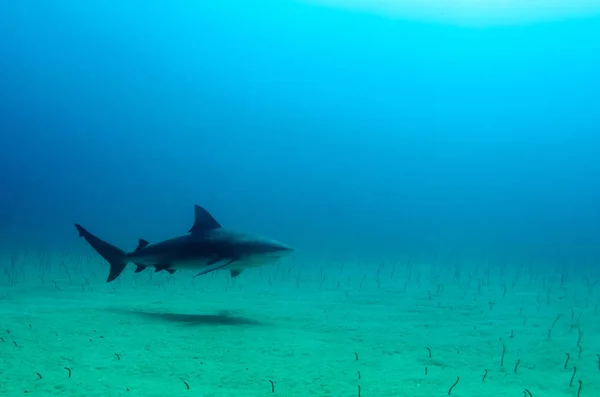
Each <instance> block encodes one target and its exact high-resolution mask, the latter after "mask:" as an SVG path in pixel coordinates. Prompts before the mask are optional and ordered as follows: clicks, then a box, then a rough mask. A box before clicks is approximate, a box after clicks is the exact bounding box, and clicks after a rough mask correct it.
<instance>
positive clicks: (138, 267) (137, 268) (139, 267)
mask: <svg viewBox="0 0 600 397" xmlns="http://www.w3.org/2000/svg"><path fill="white" fill-rule="evenodd" d="M147 267H148V266H146V265H142V264H141V263H136V264H135V270H134V271H133V272H134V273H139V272H141V271H143V270H145V269H146V268H147Z"/></svg>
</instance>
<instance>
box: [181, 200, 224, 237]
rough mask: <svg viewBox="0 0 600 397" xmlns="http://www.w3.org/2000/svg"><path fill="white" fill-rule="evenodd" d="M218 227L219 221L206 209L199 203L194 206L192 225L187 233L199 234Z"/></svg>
mask: <svg viewBox="0 0 600 397" xmlns="http://www.w3.org/2000/svg"><path fill="white" fill-rule="evenodd" d="M220 227H221V225H220V224H219V222H217V221H216V220H215V218H213V216H212V215H211V214H210V213H209V212H208V211H207V210H205V209H204V208H202V207H200V206H199V205H195V206H194V225H193V226H192V228H191V229H190V230H189V232H188V233H192V234H201V233H205V232H207V231H209V230H213V229H219V228H220Z"/></svg>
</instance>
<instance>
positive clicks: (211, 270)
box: [194, 258, 237, 277]
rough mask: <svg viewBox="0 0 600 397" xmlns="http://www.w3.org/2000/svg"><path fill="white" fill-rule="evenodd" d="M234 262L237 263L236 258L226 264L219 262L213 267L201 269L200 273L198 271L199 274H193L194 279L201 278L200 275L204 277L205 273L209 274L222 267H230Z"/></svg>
mask: <svg viewBox="0 0 600 397" xmlns="http://www.w3.org/2000/svg"><path fill="white" fill-rule="evenodd" d="M235 261H237V258H235V259H231V260H229V261H227V262H222V261H219V263H215V264H213V265H210V266H206V267H205V268H204V269H202V271H200V272H199V273H197V274H195V275H194V277H198V276H202V275H204V274H206V273H210V272H214V271H215V270H219V269H222V268H224V267H227V266H229V265H231V264H232V263H233V262H235Z"/></svg>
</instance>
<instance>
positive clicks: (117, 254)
mask: <svg viewBox="0 0 600 397" xmlns="http://www.w3.org/2000/svg"><path fill="white" fill-rule="evenodd" d="M75 227H76V228H77V231H78V232H79V237H83V238H84V239H85V241H87V242H88V243H89V244H90V245H91V246H92V248H93V249H95V250H96V252H97V253H99V254H100V255H101V256H102V257H103V258H104V259H106V260H107V261H108V263H110V272H109V274H108V278H107V279H106V282H107V283H109V282H111V281H113V280H114V279H116V278H117V277H119V275H120V274H121V272H122V271H123V269H125V265H127V259H126V255H125V251H123V250H122V249H120V248H117V247H115V246H114V245H112V244H109V243H107V242H106V241H103V240H100V239H99V238H98V237H96V236H94V235H93V234H92V233H90V232H88V231H87V230H85V229H84V228H83V227H81V225H78V224H75Z"/></svg>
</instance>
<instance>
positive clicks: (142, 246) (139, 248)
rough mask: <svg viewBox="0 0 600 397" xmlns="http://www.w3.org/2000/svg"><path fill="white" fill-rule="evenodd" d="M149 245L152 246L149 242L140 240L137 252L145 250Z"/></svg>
mask: <svg viewBox="0 0 600 397" xmlns="http://www.w3.org/2000/svg"><path fill="white" fill-rule="evenodd" d="M148 244H150V243H149V242H148V241H146V240H144V239H143V238H141V239H139V240H138V246H137V248H136V249H135V250H136V251H139V250H141V249H142V248H145V247H146V246H147V245H148Z"/></svg>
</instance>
